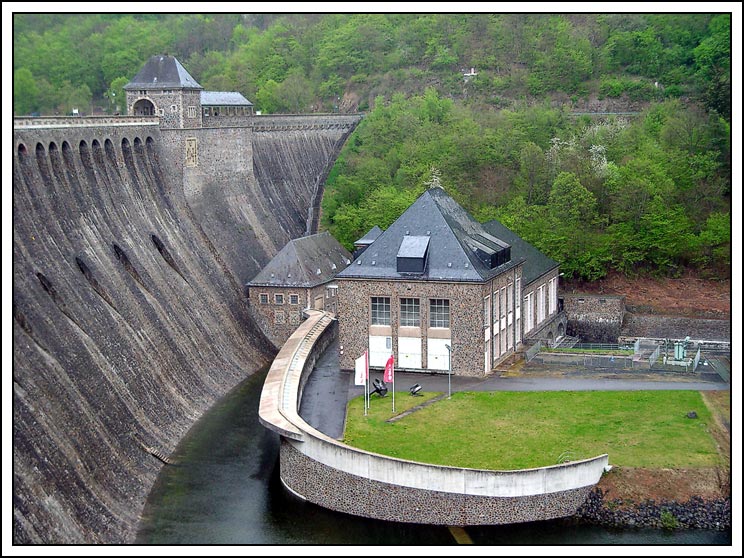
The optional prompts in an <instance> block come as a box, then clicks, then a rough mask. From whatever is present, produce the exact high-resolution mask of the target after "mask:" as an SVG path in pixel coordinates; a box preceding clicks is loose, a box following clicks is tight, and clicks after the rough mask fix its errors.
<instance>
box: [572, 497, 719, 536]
mask: <svg viewBox="0 0 744 558" xmlns="http://www.w3.org/2000/svg"><path fill="white" fill-rule="evenodd" d="M606 495H607V492H606V491H604V490H602V489H601V488H599V487H595V488H594V489H593V490H592V492H591V493H590V494H589V496H588V497H587V499H586V502H584V505H583V506H581V508H579V510H578V511H577V512H576V514H575V515H574V518H575V519H576V520H578V521H580V522H584V523H592V524H595V525H603V526H605V527H620V528H640V527H646V528H653V529H711V530H717V531H725V530H727V529H731V498H730V497H729V498H720V499H714V500H704V499H703V498H700V497H697V496H693V497H692V498H690V499H689V500H688V501H687V502H682V503H680V502H675V501H668V500H660V501H658V502H657V501H655V500H644V501H643V502H640V503H635V502H628V501H624V500H622V499H621V498H614V499H607V498H606Z"/></svg>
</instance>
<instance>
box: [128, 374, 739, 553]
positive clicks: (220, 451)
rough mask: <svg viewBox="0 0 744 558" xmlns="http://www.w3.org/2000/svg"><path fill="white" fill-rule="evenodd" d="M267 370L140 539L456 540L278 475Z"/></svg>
mask: <svg viewBox="0 0 744 558" xmlns="http://www.w3.org/2000/svg"><path fill="white" fill-rule="evenodd" d="M267 371H268V368H267V369H264V370H262V371H260V372H259V373H256V374H254V375H253V376H251V377H250V378H248V379H247V380H245V381H244V382H242V383H241V384H240V385H238V386H237V387H236V388H235V389H233V390H232V391H231V392H230V393H228V394H227V395H226V396H225V397H223V398H222V399H221V400H220V401H219V402H218V403H217V404H216V405H215V406H214V407H213V408H212V409H210V411H209V412H207V413H206V414H205V415H204V416H203V417H202V418H201V419H200V420H199V421H198V422H197V423H196V424H195V425H194V426H193V428H192V429H191V430H190V431H189V432H188V434H187V435H186V436H185V437H184V439H183V440H182V441H181V443H180V444H179V446H178V448H176V451H175V452H174V453H173V455H172V456H171V457H172V458H173V459H174V461H175V462H176V463H177V465H175V466H165V467H164V468H163V471H162V473H161V474H160V476H159V477H158V480H157V481H156V483H155V486H154V487H153V490H152V492H151V493H150V496H149V498H148V503H147V505H146V507H145V509H144V511H143V516H142V520H141V521H140V526H139V531H138V534H137V540H136V543H137V544H174V545H175V544H191V545H205V544H223V545H224V544H227V545H239V544H248V545H294V544H297V545H342V544H349V545H379V544H382V545H426V546H429V545H452V544H457V543H456V541H455V539H454V537H453V535H452V533H450V531H449V529H448V528H446V527H438V526H430V525H417V524H405V523H392V522H386V521H375V520H369V519H363V518H359V517H355V516H350V515H346V514H341V513H336V512H333V511H330V510H327V509H325V508H322V507H319V506H316V505H314V504H309V503H307V502H304V501H303V500H301V499H299V498H297V497H295V496H293V495H292V494H290V493H289V492H288V491H287V490H285V489H284V488H283V487H282V485H281V483H280V481H279V475H278V473H279V471H278V469H279V465H278V455H279V438H278V436H277V434H275V433H274V432H270V431H269V430H267V429H266V428H264V427H263V426H262V425H261V424H260V423H259V421H258V402H259V398H260V394H261V388H262V387H263V381H264V378H265V376H266V373H267ZM465 531H466V533H467V535H469V537H470V539H472V541H473V543H474V544H476V545H530V546H533V545H618V544H620V545H623V544H627V545H681V544H685V545H730V544H731V533H730V532H717V531H700V530H689V531H676V532H671V533H669V532H664V531H657V530H650V529H643V530H623V531H613V530H607V529H604V528H601V527H596V526H587V525H572V524H570V523H569V522H568V521H563V520H556V521H543V522H536V523H526V524H518V525H508V526H494V527H468V528H466V529H465Z"/></svg>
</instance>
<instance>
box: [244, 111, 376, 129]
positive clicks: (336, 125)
mask: <svg viewBox="0 0 744 558" xmlns="http://www.w3.org/2000/svg"><path fill="white" fill-rule="evenodd" d="M362 117H363V115H362V114H312V115H310V114H272V115H270V116H255V117H252V118H250V119H249V121H250V123H251V126H252V127H253V130H254V131H255V132H267V131H289V130H351V129H353V128H354V127H355V126H356V125H357V124H358V123H359V121H360V120H361V119H362Z"/></svg>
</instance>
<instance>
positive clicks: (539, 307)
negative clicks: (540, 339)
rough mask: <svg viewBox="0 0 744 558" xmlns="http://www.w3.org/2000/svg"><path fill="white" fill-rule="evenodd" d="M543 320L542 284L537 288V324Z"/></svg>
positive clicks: (543, 288)
mask: <svg viewBox="0 0 744 558" xmlns="http://www.w3.org/2000/svg"><path fill="white" fill-rule="evenodd" d="M544 319H545V285H544V284H542V285H540V286H539V287H538V288H537V323H538V324H539V323H541V322H542V321H543V320H544Z"/></svg>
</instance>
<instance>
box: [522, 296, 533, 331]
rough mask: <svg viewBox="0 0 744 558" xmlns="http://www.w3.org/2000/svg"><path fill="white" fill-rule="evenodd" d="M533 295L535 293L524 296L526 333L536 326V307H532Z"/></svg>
mask: <svg viewBox="0 0 744 558" xmlns="http://www.w3.org/2000/svg"><path fill="white" fill-rule="evenodd" d="M532 295H533V293H527V296H526V297H524V310H525V315H524V331H525V333H526V332H528V331H532V328H533V327H535V321H534V309H533V307H532V303H533V300H532V298H533V297H532Z"/></svg>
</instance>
